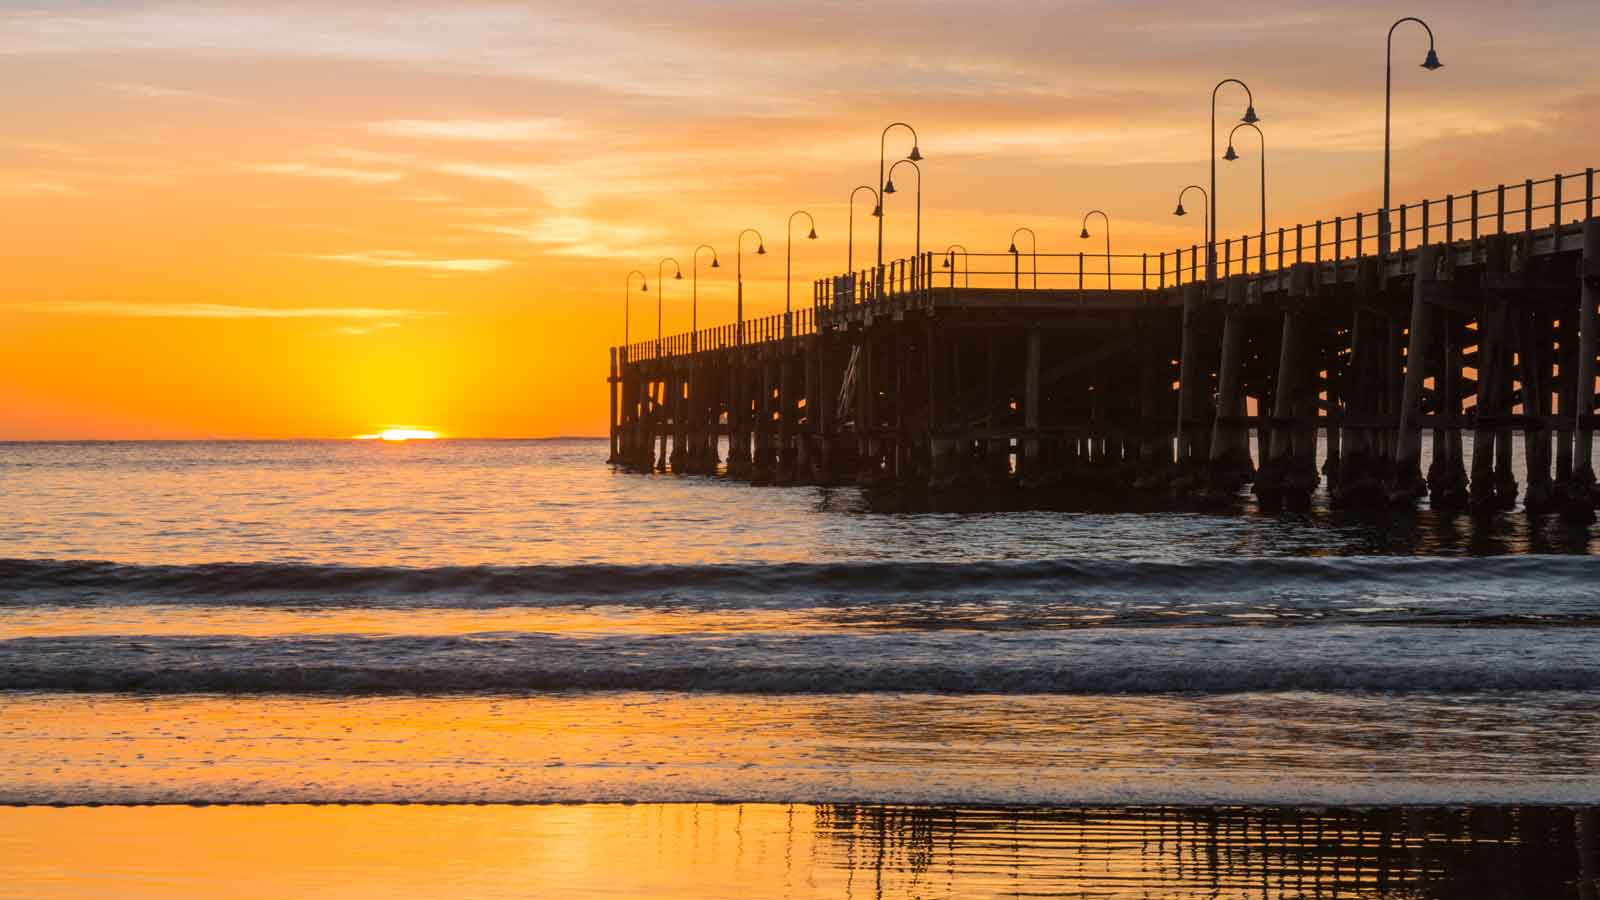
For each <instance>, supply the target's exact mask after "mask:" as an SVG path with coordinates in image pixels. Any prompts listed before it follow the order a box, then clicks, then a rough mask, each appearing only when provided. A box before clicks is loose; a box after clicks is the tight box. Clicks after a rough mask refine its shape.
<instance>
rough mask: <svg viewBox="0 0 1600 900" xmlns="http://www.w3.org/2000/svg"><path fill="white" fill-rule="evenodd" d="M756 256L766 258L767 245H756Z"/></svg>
mask: <svg viewBox="0 0 1600 900" xmlns="http://www.w3.org/2000/svg"><path fill="white" fill-rule="evenodd" d="M756 255H757V256H766V255H767V245H766V244H764V243H763V244H757V245H756Z"/></svg>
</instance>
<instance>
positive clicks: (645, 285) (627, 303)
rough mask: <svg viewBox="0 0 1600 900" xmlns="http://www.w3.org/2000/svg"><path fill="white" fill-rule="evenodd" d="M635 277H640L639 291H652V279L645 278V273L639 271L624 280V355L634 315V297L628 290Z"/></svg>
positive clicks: (635, 270) (634, 271)
mask: <svg viewBox="0 0 1600 900" xmlns="http://www.w3.org/2000/svg"><path fill="white" fill-rule="evenodd" d="M635 275H637V276H639V290H640V291H641V292H648V291H649V290H650V279H648V278H646V277H644V273H643V272H641V271H639V270H638V269H634V270H633V271H632V272H629V273H628V277H627V278H626V279H625V280H624V283H623V288H622V349H623V352H624V353H626V352H627V349H628V323H629V322H630V321H632V319H633V314H632V312H631V310H630V307H631V306H632V303H631V301H632V299H633V296H632V295H631V294H629V293H628V289H629V288H631V287H633V276H635Z"/></svg>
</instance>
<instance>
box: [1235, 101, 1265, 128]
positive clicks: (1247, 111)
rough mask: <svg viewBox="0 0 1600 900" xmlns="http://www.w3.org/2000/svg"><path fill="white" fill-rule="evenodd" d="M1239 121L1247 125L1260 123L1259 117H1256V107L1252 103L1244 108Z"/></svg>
mask: <svg viewBox="0 0 1600 900" xmlns="http://www.w3.org/2000/svg"><path fill="white" fill-rule="evenodd" d="M1239 121H1241V122H1244V123H1245V124H1247V125H1254V124H1255V123H1257V122H1259V121H1261V117H1260V116H1257V115H1256V105H1255V104H1254V103H1252V104H1250V105H1249V106H1246V107H1245V108H1244V118H1242V119H1240V120H1239Z"/></svg>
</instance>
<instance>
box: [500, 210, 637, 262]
mask: <svg viewBox="0 0 1600 900" xmlns="http://www.w3.org/2000/svg"><path fill="white" fill-rule="evenodd" d="M471 227H472V229H473V230H475V231H481V232H484V233H486V234H497V235H501V236H503V237H511V238H516V239H518V240H522V241H527V242H528V243H530V244H542V245H545V246H548V247H550V248H552V249H551V250H550V252H551V253H555V254H557V255H560V256H580V257H588V258H593V259H613V258H616V257H623V256H636V255H639V254H640V253H641V252H642V251H643V250H644V249H646V248H647V243H648V242H649V241H651V240H652V239H654V238H655V237H656V236H657V234H658V233H659V229H656V228H649V227H644V226H638V225H611V224H607V223H604V222H596V221H593V220H591V219H585V218H582V217H579V216H557V217H553V218H548V219H543V220H541V221H538V222H534V223H533V224H531V225H526V226H511V225H474V226H471Z"/></svg>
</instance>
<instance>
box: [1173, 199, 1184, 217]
mask: <svg viewBox="0 0 1600 900" xmlns="http://www.w3.org/2000/svg"><path fill="white" fill-rule="evenodd" d="M1172 214H1173V215H1175V216H1187V215H1188V213H1187V212H1184V209H1183V201H1182V200H1179V201H1178V208H1177V209H1175V210H1173V211H1172Z"/></svg>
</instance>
